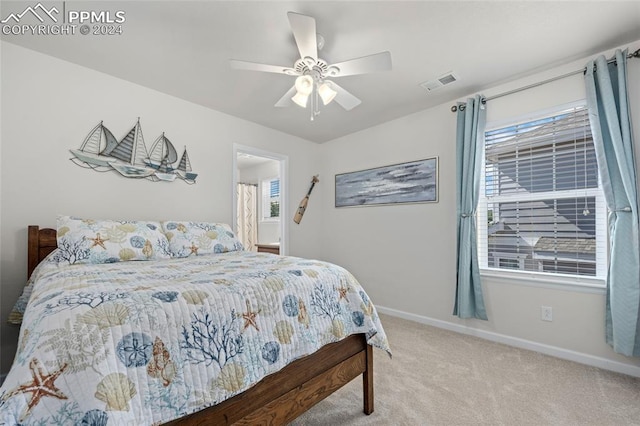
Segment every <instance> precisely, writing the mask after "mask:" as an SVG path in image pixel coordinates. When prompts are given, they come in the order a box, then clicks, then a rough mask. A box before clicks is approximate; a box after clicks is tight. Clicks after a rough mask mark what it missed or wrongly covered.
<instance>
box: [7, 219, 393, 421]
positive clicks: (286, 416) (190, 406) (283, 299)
mask: <svg viewBox="0 0 640 426" xmlns="http://www.w3.org/2000/svg"><path fill="white" fill-rule="evenodd" d="M90 226H94V228H93V229H94V230H95V229H96V228H95V226H97V225H95V224H90ZM100 226H104V224H101V225H100ZM116 226H117V225H116ZM163 226H164V224H163ZM60 229H61V228H60V225H59V226H58V230H60ZM64 229H65V231H66V230H67V228H64ZM102 229H103V230H104V229H105V228H104V227H103V228H102ZM114 229H115V228H114ZM172 231H173V232H174V233H175V232H177V230H176V228H173V229H172ZM209 232H210V231H209ZM227 233H228V234H230V233H229V232H227ZM112 235H115V234H106V235H105V234H104V233H103V235H102V236H100V235H99V234H98V236H97V239H98V243H97V244H95V245H97V246H99V245H100V242H101V241H102V242H103V243H104V241H107V240H111V238H107V237H111V236H112ZM209 235H210V234H209ZM218 238H220V237H218ZM115 239H117V238H113V240H115ZM174 239H175V238H174ZM59 241H60V239H59V235H57V233H56V230H54V229H40V228H39V227H38V226H29V228H28V277H29V278H30V284H31V285H32V287H33V288H32V293H33V294H32V295H31V296H30V301H29V305H28V306H27V307H26V310H25V312H24V320H23V323H22V328H21V332H20V339H19V342H18V347H19V348H18V353H17V354H16V359H15V360H14V365H13V367H12V369H11V371H10V372H9V374H8V376H7V378H6V380H5V382H4V383H3V386H2V388H0V423H2V422H3V421H4V422H5V423H6V424H16V423H23V422H24V423H26V424H47V423H51V422H53V423H55V422H56V421H58V422H59V421H61V419H66V421H67V422H69V423H74V424H76V423H77V424H93V425H112V424H181V425H182V424H187V425H190V424H192V425H205V424H206V425H213V424H221V425H225V424H286V423H288V422H290V421H292V420H293V419H295V418H296V417H297V416H299V415H300V414H302V413H303V412H305V411H306V410H308V409H309V408H311V407H312V406H313V405H315V404H316V403H318V402H319V401H321V400H322V399H324V398H326V397H327V396H328V395H330V394H331V393H333V392H334V391H336V390H337V389H339V388H340V387H342V386H343V385H344V384H346V383H348V382H350V381H351V380H353V379H354V378H356V377H358V376H359V375H362V380H363V406H364V407H363V411H364V413H365V414H370V413H372V412H373V409H374V394H373V351H372V345H373V346H377V347H379V348H381V349H383V350H385V351H387V352H388V353H389V354H390V353H391V352H390V349H389V347H388V343H387V340H386V336H385V335H384V330H383V329H382V326H381V324H380V322H379V318H378V317H377V313H376V311H375V308H374V306H373V304H372V303H371V302H370V301H369V299H368V297H367V296H366V293H365V292H364V290H363V289H362V288H361V287H360V285H359V284H358V283H357V281H356V280H355V278H353V276H351V274H349V273H348V272H347V271H346V270H344V269H342V268H340V267H337V266H335V265H332V264H328V263H325V262H319V261H312V260H307V259H300V258H295V257H288V256H276V255H272V254H266V253H250V252H244V251H242V250H238V251H231V252H227V251H226V250H218V251H217V252H216V253H213V252H212V253H204V254H201V253H193V251H194V250H193V245H192V246H191V247H189V246H188V245H186V244H182V246H181V248H180V249H181V250H186V252H189V250H191V252H189V255H188V256H185V257H181V258H177V259H173V258H170V259H161V260H157V261H151V262H115V263H109V262H105V263H102V264H100V265H93V264H89V265H67V264H65V265H62V266H61V265H60V263H57V261H56V262H52V261H51V258H52V256H53V257H54V258H55V256H59V252H60V250H63V249H62V248H61V249H57V247H58V243H59ZM91 241H92V244H93V243H95V238H93V239H91ZM199 241H202V239H201V240H199ZM147 243H148V241H147ZM141 247H143V246H141ZM144 247H146V246H144ZM147 248H148V247H147ZM141 250H143V249H141ZM186 252H185V253H186ZM127 253H128V254H127V255H128V256H130V255H131V253H130V252H127ZM185 253H183V254H185ZM121 254H122V251H121ZM196 254H197V256H196ZM147 255H148V251H147ZM43 261H44V262H43ZM47 262H49V263H47ZM39 265H40V266H39ZM181 268H182V269H181ZM184 268H188V271H189V273H188V274H185V273H184ZM209 269H211V270H212V271H213V272H209ZM154 270H160V271H163V274H164V275H163V276H162V279H164V280H166V281H167V283H164V282H163V283H162V285H158V283H157V282H156V281H154V280H157V279H158V278H157V277H154V278H149V277H151V276H152V275H153V273H155V272H154ZM210 273H211V274H213V275H212V276H209V275H206V274H210ZM176 274H178V275H176ZM325 275H326V277H325ZM61 276H63V277H64V281H62V282H59V280H60V277H61ZM176 276H180V279H179V280H178V281H180V283H179V284H180V285H181V286H183V287H180V289H178V290H177V291H176V290H175V285H176V284H174V281H175V277H176ZM87 277H89V278H90V279H87ZM114 277H117V278H114ZM130 277H134V278H130ZM212 277H213V278H212ZM327 277H328V278H327ZM331 277H333V279H334V282H331V279H332V278H331ZM325 279H326V280H327V281H326V282H325V281H323V280H325ZM57 280H58V281H57ZM207 280H208V281H211V280H213V281H214V282H215V283H216V285H213V284H211V283H209V284H207V283H204V284H203V281H207ZM234 280H235V281H237V282H238V283H240V282H241V281H242V283H241V284H242V286H241V284H236V282H235V281H234ZM243 280H244V281H243ZM304 281H308V282H310V283H312V287H311V290H310V292H309V294H306V293H302V291H303V290H302V287H303V286H302V285H301V283H303V282H304ZM96 283H98V284H96ZM114 283H117V284H114ZM194 283H195V284H194ZM245 284H246V285H245ZM96 285H99V287H93V286H96ZM113 285H115V287H110V286H113ZM172 286H173V287H172ZM252 286H253V287H252ZM256 286H257V287H256ZM213 287H215V288H216V291H218V290H219V289H221V290H219V291H222V292H227V293H230V294H235V295H236V296H237V295H238V294H241V296H239V297H236V298H235V299H233V298H230V300H231V299H233V300H232V301H230V302H228V301H225V302H224V303H223V305H225V306H224V308H226V309H224V308H221V306H222V305H220V304H218V305H214V304H208V302H206V301H208V300H210V299H215V297H217V296H214V295H213V293H211V294H210V293H208V292H209V291H211V292H213V291H214V290H210V289H211V288H213ZM88 288H89V289H94V293H92V294H93V295H94V298H93V299H92V298H91V296H90V295H88V290H87V289H88ZM109 288H111V290H110V291H111V293H109V295H108V296H106V294H107V293H108V291H107V290H106V289H109ZM114 288H115V290H114ZM266 288H268V289H270V291H271V290H273V292H271V293H270V292H266V290H265V289H266ZM98 289H99V290H101V292H100V294H102V297H103V299H105V300H107V299H108V300H107V302H109V303H107V302H104V300H102V299H100V300H98V301H96V300H97V299H96V298H95V295H96V294H97V293H96V292H97V290H98ZM123 289H127V291H126V292H125V291H124V290H123ZM185 289H186V290H185ZM247 289H251V290H247ZM256 289H259V290H256ZM331 289H333V290H334V292H331ZM121 290H122V291H121ZM325 290H326V291H325ZM113 291H116V293H117V294H116V295H115V296H114V294H115V293H113ZM252 291H253V292H254V293H255V294H256V295H257V296H256V297H257V299H255V298H251V297H250V296H248V295H247V294H249V293H251V292H252ZM304 291H306V290H304ZM118 292H120V293H118ZM247 292H249V293H247ZM272 293H275V294H276V295H278V294H279V295H280V296H274V295H273V294H272ZM285 293H288V294H286V295H284V294H285ZM149 294H153V295H154V296H151V297H150V298H149V297H147V296H148V295H149ZM145 295H147V296H145ZM83 297H84V299H83ZM261 298H262V299H261ZM183 299H184V300H183ZM185 300H186V301H185ZM215 300H217V299H215ZM102 302H104V303H102ZM72 303H73V305H72ZM179 303H182V305H180V304H179ZM92 305H93V306H92ZM242 305H245V306H244V309H243V306H242ZM69 306H71V307H69ZM109 306H110V307H111V309H110V310H106V309H102V308H106V307H109ZM166 306H172V308H171V309H168V310H165V311H158V309H159V308H158V307H163V309H164V307H166ZM214 306H215V309H212V307H214ZM43 307H44V308H43ZM114 307H118V309H119V311H118V309H114ZM133 307H139V309H140V312H137V311H136V312H134V311H133V310H132V309H133ZM177 307H181V308H180V309H178V308H177ZM305 307H306V308H305ZM97 310H100V312H101V316H100V315H97V314H96V312H97ZM270 310H271V311H270ZM142 311H144V312H145V313H144V314H143V313H142ZM181 311H184V312H183V313H182V316H180V312H181ZM218 311H220V312H222V311H225V312H230V314H228V315H226V314H221V313H219V312H218ZM281 311H282V312H281ZM118 312H119V313H120V316H118ZM123 312H126V318H127V320H123V318H124V317H125V315H124V314H123ZM158 312H160V314H158ZM147 313H151V315H149V316H146V315H147ZM217 313H219V315H218V314H217ZM187 314H188V315H187ZM303 314H304V315H303ZM105 315H106V316H105ZM136 315H137V317H136ZM154 315H155V317H154ZM216 315H218V316H219V317H220V318H224V317H226V318H227V320H226V321H227V322H226V323H224V324H219V325H218V330H220V333H222V332H223V331H224V330H226V332H229V333H230V334H229V336H227V337H229V338H228V339H227V340H226V342H227V343H228V342H231V343H230V345H231V346H229V347H227V348H226V349H225V348H223V349H222V352H225V351H226V353H223V355H222V356H217V357H216V356H212V355H211V354H210V353H209V352H210V351H209V352H207V351H205V350H204V349H203V348H204V346H205V345H203V344H202V341H203V334H202V331H203V328H202V324H205V323H207V321H209V320H208V318H209V317H214V316H216ZM43 317H45V319H46V320H43V319H42V318H43ZM134 317H135V318H136V321H137V322H135V321H134V320H133V319H132V318H134ZM165 317H166V318H169V317H171V321H169V320H166V324H165V322H164V321H165ZM345 318H346V319H345ZM348 319H350V320H351V321H350V322H349V321H348ZM268 320H272V321H271V324H270V323H269V321H268ZM127 321H129V322H131V323H132V324H134V323H135V324H137V325H136V327H133V326H131V327H129V328H127V327H128V326H129V324H128V322H127ZM314 321H315V322H316V323H318V324H319V327H320V328H321V329H322V331H321V332H320V333H319V334H318V335H313V334H312V333H314V332H312V331H310V330H312V329H313V328H314V327H316V325H314V324H313V323H314ZM138 323H140V324H142V323H145V324H146V327H147V328H145V329H144V330H142V331H141V330H140V328H139V327H140V325H139V324H138ZM52 324H54V325H52ZM55 324H57V325H55ZM194 324H195V325H194ZM207 324H208V323H207ZM60 326H62V327H60ZM125 326H126V327H125ZM189 326H191V328H189ZM39 327H40V328H39ZM87 327H88V328H87ZM198 327H200V328H198ZM225 327H226V328H225ZM234 327H235V329H234ZM323 327H324V328H323ZM82 329H84V331H82ZM214 329H215V327H214V326H209V328H208V330H214ZM232 329H234V330H235V331H234V330H232ZM259 329H263V330H267V329H268V330H269V331H270V332H271V333H270V335H269V336H268V337H267V338H266V342H265V339H264V338H263V337H260V336H261V334H260V333H258V331H259ZM65 330H66V331H65ZM70 330H71V331H70ZM204 330H205V331H206V330H207V327H205V328H204ZM156 331H157V333H158V334H159V335H160V336H161V337H162V338H160V337H157V336H152V334H154V332H156ZM80 332H82V333H86V334H78V333H80ZM226 332H225V333H226ZM110 333H111V334H110ZM163 333H164V334H163ZM171 333H173V338H175V339H173V338H172V337H171V336H170V334H171ZM98 335H100V338H98V337H95V336H98ZM74 336H75V339H84V338H87V339H88V340H87V342H90V343H91V344H93V345H95V344H96V343H95V341H96V340H102V343H103V344H105V345H106V346H108V347H107V348H106V349H91V350H93V352H95V354H94V356H95V357H96V358H99V359H98V361H95V359H93V361H95V362H93V364H92V362H87V361H86V360H84V361H83V359H81V358H82V357H80V355H82V356H84V357H85V358H86V356H87V354H80V355H79V352H78V350H77V349H74V345H73V344H71V343H69V342H70V341H74ZM78 336H80V337H78ZM86 336H94V338H88V337H86ZM225 336H226V334H225ZM318 336H319V337H318ZM153 337H155V340H154V339H153ZM210 337H211V336H210ZM213 338H217V336H215V335H214V336H213ZM56 339H57V340H56ZM65 339H66V343H62V342H63V340H65ZM172 339H173V340H172ZM234 339H235V340H234ZM296 339H297V340H296ZM123 342H124V343H123ZM234 342H235V343H234ZM225 344H226V343H225ZM109 345H110V346H109ZM136 345H137V346H136ZM234 345H235V346H234ZM295 345H297V346H299V347H300V348H298V349H299V350H294V349H291V348H292V347H293V346H295ZM65 346H69V348H71V349H68V352H69V353H67V352H65V350H67V349H65V348H64V347H65ZM143 346H144V347H145V349H144V350H141V349H140V347H143ZM223 346H224V345H223ZM240 346H242V349H243V350H244V351H242V350H240V351H239V352H240V353H236V352H238V348H239V347H240ZM42 347H45V348H48V349H49V350H48V351H44V350H43V349H42ZM132 347H133V348H134V349H131V348H132ZM233 347H235V348H236V349H235V350H234V349H233ZM92 348H93V347H92ZM82 349H85V348H81V350H82ZM96 350H97V352H96ZM74 351H75V352H74ZM100 351H102V352H100ZM234 351H235V352H234ZM52 352H55V354H53V355H52ZM85 352H86V351H85ZM103 352H104V353H103ZM98 354H100V356H98ZM285 354H286V356H285ZM54 355H55V356H54ZM209 356H211V357H212V358H207V357H209ZM74 357H76V358H74ZM225 357H226V358H228V359H226V360H225V361H226V362H219V361H220V359H221V358H225ZM212 359H214V361H216V362H213V361H212ZM207 361H209V362H207ZM92 369H93V370H95V371H91V370H92ZM107 379H108V380H107ZM172 388H175V389H177V390H174V391H170V389H172ZM172 392H173V393H172ZM65 416H66V417H65ZM38 422H40V423H38Z"/></svg>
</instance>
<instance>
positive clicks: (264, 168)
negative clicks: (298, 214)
mask: <svg viewBox="0 0 640 426" xmlns="http://www.w3.org/2000/svg"><path fill="white" fill-rule="evenodd" d="M238 173H239V176H238V180H239V181H240V182H244V183H254V184H256V185H258V213H257V214H258V216H257V217H258V243H260V244H271V243H277V242H279V241H280V221H279V220H275V221H274V220H271V221H264V220H262V204H263V203H262V192H261V187H260V185H261V184H262V181H263V180H264V179H270V178H274V177H278V175H279V173H280V164H279V162H278V161H275V160H271V161H268V162H266V163H262V164H258V165H256V166H252V167H246V168H242V169H239V170H238Z"/></svg>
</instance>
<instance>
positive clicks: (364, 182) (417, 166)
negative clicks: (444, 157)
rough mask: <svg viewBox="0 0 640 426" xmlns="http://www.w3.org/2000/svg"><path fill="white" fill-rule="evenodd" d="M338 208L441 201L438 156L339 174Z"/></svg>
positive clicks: (337, 189) (337, 183) (337, 188)
mask: <svg viewBox="0 0 640 426" xmlns="http://www.w3.org/2000/svg"><path fill="white" fill-rule="evenodd" d="M335 193H336V195H335V197H336V207H355V206H375V205H384V204H401V203H435V202H438V157H432V158H427V159H424V160H417V161H411V162H408V163H401V164H393V165H390V166H384V167H377V168H374V169H367V170H360V171H357V172H350V173H342V174H337V175H336V192H335Z"/></svg>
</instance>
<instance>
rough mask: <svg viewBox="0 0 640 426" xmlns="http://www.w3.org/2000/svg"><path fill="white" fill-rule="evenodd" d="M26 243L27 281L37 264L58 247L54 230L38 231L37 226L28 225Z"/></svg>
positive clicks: (44, 229)
mask: <svg viewBox="0 0 640 426" xmlns="http://www.w3.org/2000/svg"><path fill="white" fill-rule="evenodd" d="M27 242H28V245H27V279H29V278H30V277H31V273H33V270H34V269H36V266H38V263H40V261H41V260H42V259H44V258H45V257H47V255H48V254H49V253H51V252H52V251H54V250H55V249H56V248H57V247H58V244H57V240H56V230H55V229H51V228H43V229H40V227H39V226H38V225H29V232H28V234H27Z"/></svg>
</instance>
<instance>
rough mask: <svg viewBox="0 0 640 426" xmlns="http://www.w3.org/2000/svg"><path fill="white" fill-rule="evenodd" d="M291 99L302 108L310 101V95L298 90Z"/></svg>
mask: <svg viewBox="0 0 640 426" xmlns="http://www.w3.org/2000/svg"><path fill="white" fill-rule="evenodd" d="M291 100H292V101H293V102H295V103H296V104H298V105H300V106H301V107H302V108H306V107H307V102H309V95H305V94H303V93H300V92H298V93H296V94H295V95H293V97H292V98H291Z"/></svg>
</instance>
